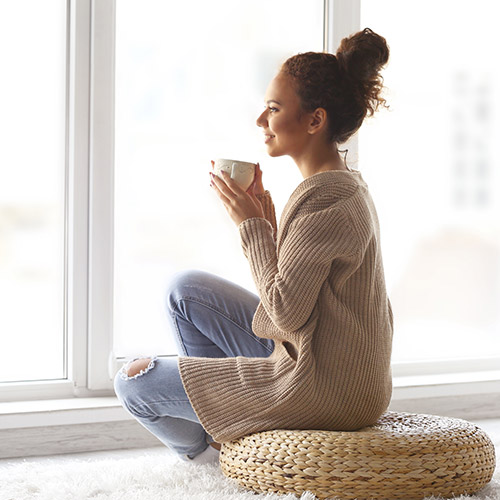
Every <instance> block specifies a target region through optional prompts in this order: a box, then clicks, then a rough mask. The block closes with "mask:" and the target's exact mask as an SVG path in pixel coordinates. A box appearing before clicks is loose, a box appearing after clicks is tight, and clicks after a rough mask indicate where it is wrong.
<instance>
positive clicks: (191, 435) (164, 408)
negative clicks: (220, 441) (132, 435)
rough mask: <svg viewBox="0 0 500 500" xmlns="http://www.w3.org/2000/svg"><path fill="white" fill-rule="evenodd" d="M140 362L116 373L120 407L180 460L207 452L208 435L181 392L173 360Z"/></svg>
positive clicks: (154, 359) (180, 382)
mask: <svg viewBox="0 0 500 500" xmlns="http://www.w3.org/2000/svg"><path fill="white" fill-rule="evenodd" d="M141 362H142V360H137V361H136V360H132V361H131V362H129V363H128V364H127V365H125V366H124V367H123V368H122V369H121V370H120V371H119V372H118V373H117V375H116V377H115V382H114V386H115V392H116V395H117V396H118V399H119V401H120V403H121V404H122V405H123V406H124V408H125V409H126V410H127V411H128V412H129V413H130V414H132V415H133V416H134V417H135V418H136V419H137V420H138V421H139V423H140V424H142V425H143V426H144V427H145V428H146V429H148V430H149V431H150V432H152V433H153V434H154V435H155V436H156V437H157V438H158V439H159V440H160V441H161V442H162V443H164V444H165V445H167V446H168V447H169V448H171V449H172V450H174V451H175V452H177V454H178V455H179V456H180V457H181V458H182V459H183V460H189V459H192V458H194V457H196V456H197V455H199V454H200V453H202V452H203V451H204V450H205V449H206V448H207V446H208V440H207V437H208V435H207V433H206V432H205V430H204V429H203V427H202V425H201V424H200V422H199V420H198V417H197V416H196V414H195V412H194V410H193V408H192V406H191V403H190V402H189V399H188V397H187V395H186V392H185V391H184V387H183V385H182V381H181V378H180V375H179V369H178V365H177V358H161V359H158V358H152V359H150V360H147V361H146V363H147V364H144V363H142V365H141V364H140V363H141ZM138 363H139V365H138ZM139 367H142V369H141V370H140V371H138V369H139ZM129 374H133V376H129Z"/></svg>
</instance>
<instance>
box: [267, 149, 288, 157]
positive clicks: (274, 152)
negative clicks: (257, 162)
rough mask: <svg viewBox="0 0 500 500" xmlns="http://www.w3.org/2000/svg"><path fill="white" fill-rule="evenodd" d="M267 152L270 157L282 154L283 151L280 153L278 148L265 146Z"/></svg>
mask: <svg viewBox="0 0 500 500" xmlns="http://www.w3.org/2000/svg"><path fill="white" fill-rule="evenodd" d="M267 154H268V155H269V156H271V157H272V158H276V157H278V156H283V155H284V154H285V153H282V152H281V151H279V150H273V148H267Z"/></svg>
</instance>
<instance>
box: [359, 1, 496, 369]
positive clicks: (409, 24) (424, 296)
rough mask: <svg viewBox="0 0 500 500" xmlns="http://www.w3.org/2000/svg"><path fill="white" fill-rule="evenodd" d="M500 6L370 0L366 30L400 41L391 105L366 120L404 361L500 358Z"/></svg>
mask: <svg viewBox="0 0 500 500" xmlns="http://www.w3.org/2000/svg"><path fill="white" fill-rule="evenodd" d="M496 12H497V8H496V3H495V2H492V1H485V0H482V1H478V2H474V3H473V4H472V3H471V2H469V1H455V0H453V1H452V0H447V1H445V0H443V1H440V2H431V1H430V0H424V1H422V0H419V1H418V2H417V1H409V2H398V1H396V0H394V1H393V0H381V1H378V2H370V1H362V2H361V26H362V27H365V26H368V27H370V28H372V29H373V30H374V31H376V32H378V33H380V34H381V35H383V36H384V37H386V39H387V41H388V44H389V46H390V48H391V59H390V62H389V65H388V67H387V69H386V70H385V72H384V76H385V85H386V86H387V88H388V93H387V99H388V102H389V104H390V106H391V110H390V111H381V112H379V113H378V115H376V117H374V118H373V119H368V120H367V121H366V122H365V125H364V126H363V128H362V129H361V131H360V134H359V165H360V169H361V170H362V171H363V174H364V176H365V178H366V180H367V182H368V183H369V185H370V186H371V189H372V191H373V195H374V198H375V201H376V202H377V206H378V210H379V216H380V218H381V221H382V246H383V251H384V258H385V270H386V275H387V283H388V288H389V293H390V297H391V300H392V304H393V308H394V315H395V322H396V331H395V337H394V354H393V360H394V361H395V362H416V361H422V360H427V361H429V360H446V359H448V360H451V359H462V360H465V359H472V358H476V359H477V358H479V359H481V358H491V357H496V358H497V364H496V369H498V367H499V366H500V364H499V363H498V358H500V307H499V304H500V210H499V208H500V183H499V172H500V169H499V167H500V156H499V154H498V148H497V147H496V142H495V141H496V138H498V137H499V136H500V126H499V121H498V117H499V116H500V107H499V106H500V99H499V98H500V94H499V91H500V70H499V68H498V65H497V64H493V62H492V58H493V52H494V51H493V47H496V46H497V44H498V43H497V34H496V31H497V29H496V17H497V16H496ZM492 366H494V365H492ZM490 369H493V368H490Z"/></svg>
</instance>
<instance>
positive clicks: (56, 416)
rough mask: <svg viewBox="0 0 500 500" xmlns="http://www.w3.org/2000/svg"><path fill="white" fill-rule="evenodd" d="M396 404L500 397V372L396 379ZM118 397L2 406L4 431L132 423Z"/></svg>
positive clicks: (58, 400)
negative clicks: (124, 421)
mask: <svg viewBox="0 0 500 500" xmlns="http://www.w3.org/2000/svg"><path fill="white" fill-rule="evenodd" d="M393 387H394V388H393V397H392V400H393V401H398V400H399V401H401V400H411V399H414V400H416V399H423V398H440V397H441V398H444V397H450V396H466V395H477V394H485V395H487V394H492V393H495V394H498V393H500V370H498V371H488V372H474V373H458V374H440V375H421V376H412V377H409V376H407V377H394V379H393ZM131 419H132V417H131V416H130V415H129V414H128V413H127V412H126V411H125V410H124V409H123V408H122V406H121V405H120V403H119V402H118V399H117V398H116V397H113V396H112V397H84V398H66V399H48V400H43V401H40V400H39V401H18V402H5V403H0V430H2V429H15V428H26V427H46V426H47V427H48V426H59V425H74V424H89V423H98V422H113V421H123V420H131Z"/></svg>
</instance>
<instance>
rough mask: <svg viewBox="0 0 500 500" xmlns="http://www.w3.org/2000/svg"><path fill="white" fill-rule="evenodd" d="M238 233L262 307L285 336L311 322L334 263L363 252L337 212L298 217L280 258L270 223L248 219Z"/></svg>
mask: <svg viewBox="0 0 500 500" xmlns="http://www.w3.org/2000/svg"><path fill="white" fill-rule="evenodd" d="M239 229H240V236H241V243H242V247H243V251H244V253H245V256H246V257H247V259H248V261H249V263H250V268H251V271H252V276H253V279H254V282H255V284H256V287H257V290H258V293H259V297H260V299H261V302H262V306H263V307H264V309H265V310H266V313H267V314H268V316H269V317H270V318H271V320H272V321H273V323H274V324H275V325H276V326H277V327H278V328H279V329H280V330H282V331H285V332H292V331H295V330H298V329H299V328H301V327H302V326H303V325H304V324H305V323H306V322H307V320H308V319H309V317H310V316H311V313H312V311H313V308H314V306H315V304H316V302H317V299H318V295H319V291H320V289H321V287H322V285H323V283H324V282H325V280H326V278H327V277H328V274H329V273H330V269H331V266H332V263H333V261H334V260H335V259H338V258H341V257H349V256H351V255H353V254H354V253H356V252H357V251H358V250H359V246H360V244H359V241H358V235H357V234H356V232H355V231H353V227H352V225H351V224H350V222H349V221H348V215H347V214H346V213H345V211H343V210H339V209H338V208H335V207H331V208H328V209H324V210H321V211H319V212H314V213H309V214H306V215H303V216H297V217H296V218H295V219H294V220H293V221H292V222H291V224H290V225H289V227H288V228H287V231H286V235H285V237H284V239H283V241H282V242H281V245H280V253H279V256H278V255H277V249H276V244H275V241H274V238H273V229H272V227H271V224H270V223H269V222H268V221H267V220H264V219H260V218H252V219H247V220H245V221H243V222H242V223H241V224H240V225H239Z"/></svg>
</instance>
